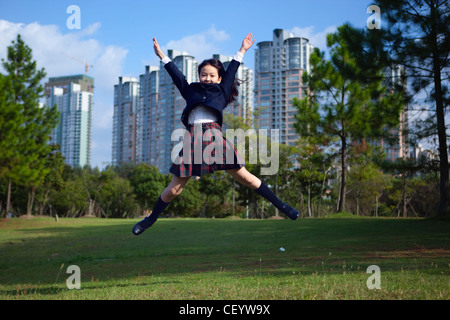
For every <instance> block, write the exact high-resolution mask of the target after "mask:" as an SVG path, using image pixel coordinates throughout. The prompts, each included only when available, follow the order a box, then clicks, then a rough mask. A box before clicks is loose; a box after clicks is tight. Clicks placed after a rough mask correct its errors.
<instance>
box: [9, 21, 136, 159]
mask: <svg viewBox="0 0 450 320" xmlns="http://www.w3.org/2000/svg"><path fill="white" fill-rule="evenodd" d="M100 28H101V24H100V23H94V24H92V25H89V26H88V27H86V28H84V29H81V30H68V31H67V32H66V33H63V32H62V31H61V30H60V28H59V27H58V26H56V25H41V24H39V23H37V22H34V23H30V24H24V23H13V22H10V21H6V20H1V19H0V34H1V35H2V36H1V37H0V59H1V58H6V53H7V47H8V46H10V45H11V42H12V41H13V40H16V38H17V34H20V35H21V36H22V40H23V41H24V42H25V44H26V45H27V46H29V47H30V48H31V49H32V54H33V59H34V60H36V61H37V67H38V68H39V69H40V68H45V71H46V72H47V78H46V79H45V81H47V80H48V78H49V77H57V76H66V75H71V74H84V73H85V65H84V64H85V62H87V63H89V65H93V68H89V76H92V77H93V78H94V79H95V93H94V110H93V121H92V125H93V127H92V130H93V132H92V139H93V141H92V144H93V146H95V148H93V150H92V152H93V158H92V162H93V163H92V165H93V166H97V165H101V163H99V162H101V161H110V158H111V151H110V148H111V143H112V138H111V137H112V114H113V96H114V87H113V86H114V84H115V83H117V81H118V80H117V79H118V77H119V76H120V75H121V74H122V66H123V64H124V62H125V58H126V56H127V53H128V50H126V49H125V48H123V47H119V46H114V45H107V44H103V43H101V42H99V41H98V40H96V39H95V33H96V32H97V31H98V30H99V29H100ZM70 57H72V58H70ZM76 60H79V61H81V62H79V61H76ZM0 72H4V69H3V66H1V65H0ZM96 153H97V154H96Z"/></svg>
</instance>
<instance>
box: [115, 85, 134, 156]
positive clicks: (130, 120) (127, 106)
mask: <svg viewBox="0 0 450 320" xmlns="http://www.w3.org/2000/svg"><path fill="white" fill-rule="evenodd" d="M138 101H139V81H138V80H137V79H136V78H133V77H119V84H117V85H115V86H114V116H113V143H112V164H113V165H117V164H121V163H134V162H135V161H136V117H137V110H138Z"/></svg>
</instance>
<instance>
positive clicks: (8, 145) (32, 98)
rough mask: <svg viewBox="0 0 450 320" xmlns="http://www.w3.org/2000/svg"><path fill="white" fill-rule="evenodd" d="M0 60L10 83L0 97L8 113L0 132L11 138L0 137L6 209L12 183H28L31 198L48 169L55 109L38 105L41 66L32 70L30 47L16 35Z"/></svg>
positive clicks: (54, 107) (55, 119) (55, 116)
mask: <svg viewBox="0 0 450 320" xmlns="http://www.w3.org/2000/svg"><path fill="white" fill-rule="evenodd" d="M2 61H3V67H4V68H5V70H6V71H7V73H8V78H9V81H10V84H6V85H5V84H4V86H5V88H6V89H7V90H6V91H5V93H4V94H2V99H6V102H5V103H2V104H1V105H2V106H4V107H6V108H7V109H8V110H7V111H6V112H9V115H10V116H9V117H7V118H5V119H3V121H2V127H1V128H0V132H1V135H2V136H3V137H6V138H8V137H11V135H14V138H8V139H7V140H6V139H3V138H2V139H1V140H2V148H1V151H0V152H1V154H0V161H1V163H0V167H2V168H3V169H2V171H1V174H2V175H3V176H4V177H5V178H6V179H7V181H8V194H7V201H6V211H7V212H8V211H9V209H10V194H11V193H10V190H11V184H12V183H13V182H14V183H18V184H22V185H27V186H29V187H30V197H34V192H35V188H36V186H37V185H39V184H40V183H42V182H43V180H44V178H45V175H46V173H47V172H48V169H47V168H46V167H45V158H46V156H47V155H48V154H49V153H50V152H51V146H50V145H49V144H48V141H49V137H50V134H51V131H52V129H53V128H55V126H56V124H57V119H58V112H57V110H56V106H53V107H46V106H40V103H39V99H40V98H42V97H43V92H44V89H43V87H42V85H41V84H40V82H41V80H42V79H43V78H44V77H45V72H44V69H41V70H37V69H36V61H33V60H32V52H31V49H30V48H29V47H28V46H27V45H26V44H25V43H24V42H23V40H22V38H21V37H20V35H18V36H17V40H16V41H13V43H12V45H11V46H9V47H8V50H7V60H6V61H5V60H4V59H2ZM3 81H5V80H3ZM11 108H13V109H14V110H11ZM1 113H3V112H1ZM31 200H32V198H31V199H30V201H31Z"/></svg>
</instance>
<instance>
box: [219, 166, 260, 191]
mask: <svg viewBox="0 0 450 320" xmlns="http://www.w3.org/2000/svg"><path fill="white" fill-rule="evenodd" d="M227 172H228V173H229V174H231V176H232V177H233V178H235V179H236V181H237V182H239V183H240V184H243V185H244V186H246V187H248V188H250V189H258V188H259V186H260V185H261V180H260V179H259V178H258V177H256V176H255V175H253V174H251V173H250V172H248V170H247V169H245V167H242V168H240V169H232V170H227Z"/></svg>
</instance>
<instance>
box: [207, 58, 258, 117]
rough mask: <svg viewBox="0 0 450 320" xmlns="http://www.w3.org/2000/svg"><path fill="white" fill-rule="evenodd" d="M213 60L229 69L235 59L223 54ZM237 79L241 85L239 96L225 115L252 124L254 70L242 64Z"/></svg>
mask: <svg viewBox="0 0 450 320" xmlns="http://www.w3.org/2000/svg"><path fill="white" fill-rule="evenodd" d="M213 58H214V59H217V60H220V61H221V62H222V63H223V66H224V68H225V69H226V68H228V65H229V64H230V62H231V60H232V59H233V58H232V57H228V56H224V55H221V54H215V55H213ZM236 79H238V81H239V83H240V85H239V86H238V90H239V95H238V96H237V98H236V100H235V101H234V102H233V103H232V104H230V105H228V106H227V107H226V108H225V110H224V114H226V113H229V114H232V115H233V116H235V117H240V118H244V120H245V121H246V122H247V123H250V121H251V119H252V117H253V70H252V69H250V68H247V67H245V65H244V63H243V62H242V63H241V66H240V67H239V69H238V71H237V72H236Z"/></svg>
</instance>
